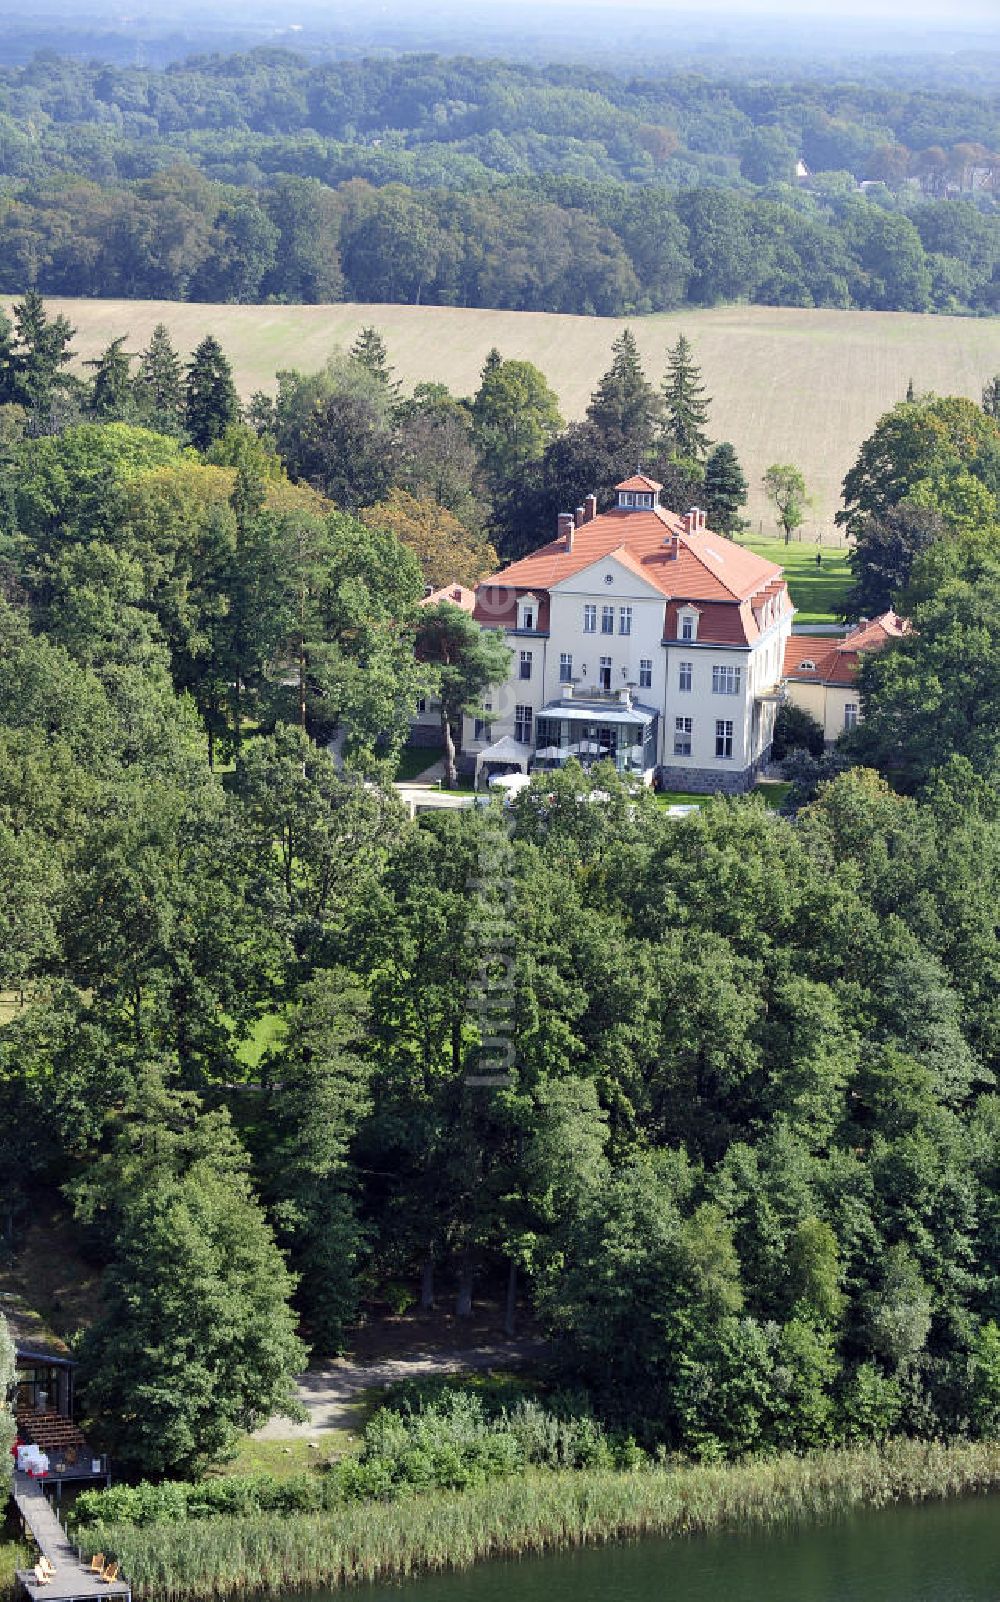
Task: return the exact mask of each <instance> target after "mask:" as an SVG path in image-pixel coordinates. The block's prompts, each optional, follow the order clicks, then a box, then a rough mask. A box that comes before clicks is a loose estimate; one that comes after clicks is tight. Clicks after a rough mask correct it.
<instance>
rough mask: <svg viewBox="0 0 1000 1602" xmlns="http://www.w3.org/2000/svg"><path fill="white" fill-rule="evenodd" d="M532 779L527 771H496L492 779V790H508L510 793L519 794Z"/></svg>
mask: <svg viewBox="0 0 1000 1602" xmlns="http://www.w3.org/2000/svg"><path fill="white" fill-rule="evenodd" d="M530 783H531V780H530V779H529V777H528V775H527V774H526V773H494V775H493V777H492V779H491V780H490V789H491V790H506V792H507V794H508V795H518V794H519V793H520V791H521V790H524V789H525V788H526V787H527V786H528V785H529V784H530Z"/></svg>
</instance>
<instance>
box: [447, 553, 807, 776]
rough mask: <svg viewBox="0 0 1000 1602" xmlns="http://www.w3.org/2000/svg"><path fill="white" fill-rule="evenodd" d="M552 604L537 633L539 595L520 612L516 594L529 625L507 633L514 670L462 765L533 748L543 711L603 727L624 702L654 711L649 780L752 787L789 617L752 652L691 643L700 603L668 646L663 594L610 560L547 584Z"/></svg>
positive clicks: (471, 733) (777, 620)
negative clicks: (586, 713)
mask: <svg viewBox="0 0 1000 1602" xmlns="http://www.w3.org/2000/svg"><path fill="white" fill-rule="evenodd" d="M548 595H549V609H548V623H549V627H548V629H547V630H545V631H544V632H543V631H542V630H540V629H539V627H538V623H539V618H540V615H544V610H543V609H542V608H541V607H540V605H539V597H538V596H537V595H534V594H533V595H532V597H531V603H530V605H529V606H528V607H527V608H526V607H525V606H524V597H523V596H521V595H519V596H518V608H517V613H516V615H517V618H518V623H519V624H520V623H523V622H525V621H530V622H531V625H532V626H531V627H530V628H525V627H520V626H518V627H508V628H506V629H505V631H504V632H505V637H506V640H507V644H508V646H509V647H510V648H511V650H512V652H513V656H512V659H511V666H510V672H509V674H508V677H507V680H506V682H505V683H504V684H502V685H498V686H496V687H495V689H494V690H493V692H492V693H491V694H490V695H489V697H488V700H489V702H490V704H491V708H492V715H491V719H490V725H489V729H488V732H487V731H483V730H477V729H476V728H475V727H474V724H473V720H472V719H468V718H467V719H466V720H465V726H464V729H463V741H462V744H463V751H464V752H465V753H466V754H467V755H468V756H472V757H474V756H475V754H476V753H477V752H478V751H481V750H482V749H484V747H485V746H487V745H488V744H489V743H490V742H491V741H493V740H496V739H498V738H500V737H501V736H503V735H511V736H513V737H514V738H515V739H517V740H518V741H519V742H521V743H523V744H527V745H529V746H531V747H532V749H533V750H537V749H539V748H540V747H539V742H538V740H537V738H536V736H537V732H538V720H539V716H540V714H542V713H543V709H546V708H548V709H549V718H550V719H551V718H552V717H553V716H554V715H555V709H557V708H558V707H559V706H560V705H565V706H567V707H569V706H581V707H582V705H586V706H587V707H591V708H592V709H593V710H592V716H591V720H590V721H591V723H592V725H594V726H595V727H600V726H601V707H602V705H603V706H607V707H609V708H611V707H613V706H614V705H615V703H618V704H621V705H625V704H627V701H630V702H631V704H632V705H633V707H635V708H637V709H640V708H641V709H650V710H652V711H653V712H655V713H656V714H657V717H656V732H655V757H654V762H653V764H652V766H650V767H647V768H645V769H644V771H645V775H646V777H647V778H648V777H651V775H652V767H653V766H655V767H660V768H662V769H663V770H665V774H664V776H665V778H666V779H667V781H668V783H669V785H670V787H672V788H678V789H683V788H687V787H688V786H689V785H690V787H692V788H712V787H715V786H716V785H717V787H718V788H721V789H730V788H733V789H735V788H742V787H743V786H744V784H745V783H746V782H749V781H750V779H752V777H753V774H754V771H755V769H756V766H758V765H759V764H760V762H761V760H762V758H763V757H764V756H765V755H766V752H767V749H768V747H769V746H770V743H771V735H772V731H773V727H774V716H775V710H776V702H777V696H778V692H779V689H780V685H781V681H782V670H783V661H784V651H785V642H786V640H787V639H788V637H789V634H790V633H791V626H792V617H793V612H792V610H791V609H790V608H786V609H785V610H783V611H781V610H779V611H778V615H777V616H775V617H774V618H773V619H772V621H771V622H770V624H769V626H768V627H767V628H766V629H765V630H764V631H763V632H762V633H761V634H760V636H759V638H758V639H756V640H755V641H754V643H753V644H752V645H730V644H725V645H723V644H718V643H713V642H712V641H711V640H705V639H699V638H698V630H699V618H700V612H699V609H698V607H697V605H696V604H693V605H692V606H691V607H688V608H684V609H682V610H681V612H680V613H679V615H678V619H677V627H676V634H675V636H674V637H672V638H665V636H664V617H665V596H664V593H663V591H662V589H659V588H657V587H656V586H654V585H653V584H650V583H648V582H647V581H646V580H645V579H643V578H642V577H641V576H640V575H639V574H637V573H634V572H633V571H632V570H631V568H630V566H629V565H627V564H626V563H624V562H622V561H620V560H619V559H617V557H616V556H615V555H614V554H612V555H608V556H604V557H601V558H599V559H598V560H597V561H595V562H594V563H593V564H592V565H591V566H589V567H587V568H585V569H584V570H583V571H581V572H577V573H575V574H573V575H572V576H570V577H568V578H566V579H564V580H562V581H560V582H557V583H555V584H553V585H552V586H551V588H550V589H549V591H548ZM685 635H689V636H690V637H684V636H685ZM581 715H582V714H581ZM477 736H478V737H477ZM541 748H542V749H544V748H545V747H541ZM748 775H749V779H748V777H747V776H748Z"/></svg>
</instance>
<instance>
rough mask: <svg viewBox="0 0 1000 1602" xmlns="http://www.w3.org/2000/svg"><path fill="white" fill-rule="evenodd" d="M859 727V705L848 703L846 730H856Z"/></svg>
mask: <svg viewBox="0 0 1000 1602" xmlns="http://www.w3.org/2000/svg"><path fill="white" fill-rule="evenodd" d="M857 726H858V703H857V701H848V702H847V703H846V704H845V706H844V728H845V729H856V728H857Z"/></svg>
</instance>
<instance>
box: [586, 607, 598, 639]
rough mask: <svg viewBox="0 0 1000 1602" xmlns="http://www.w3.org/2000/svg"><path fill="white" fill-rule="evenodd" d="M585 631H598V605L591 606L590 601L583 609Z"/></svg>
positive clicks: (588, 632)
mask: <svg viewBox="0 0 1000 1602" xmlns="http://www.w3.org/2000/svg"><path fill="white" fill-rule="evenodd" d="M583 632H584V634H596V633H597V607H596V606H591V605H590V604H589V603H588V604H587V605H586V606H585V607H584V609H583Z"/></svg>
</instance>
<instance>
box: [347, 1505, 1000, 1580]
mask: <svg viewBox="0 0 1000 1602" xmlns="http://www.w3.org/2000/svg"><path fill="white" fill-rule="evenodd" d="M356 1594H357V1595H358V1596H359V1597H363V1598H364V1602H390V1599H392V1602H1000V1497H997V1496H988V1497H986V1496H984V1497H976V1498H970V1499H967V1500H962V1501H953V1502H939V1503H930V1504H926V1505H924V1506H921V1507H904V1508H893V1509H890V1510H888V1511H885V1512H881V1513H863V1514H857V1515H854V1516H852V1517H850V1518H847V1519H843V1520H838V1521H837V1522H835V1523H831V1524H823V1525H810V1526H808V1527H803V1528H800V1529H795V1530H790V1531H783V1532H781V1533H780V1534H773V1533H772V1534H761V1535H752V1536H737V1535H729V1536H713V1537H711V1538H708V1539H695V1540H674V1541H659V1540H650V1541H640V1542H637V1543H635V1544H634V1545H630V1546H615V1547H603V1548H599V1549H597V1550H589V1551H580V1552H569V1553H560V1554H556V1555H554V1556H552V1557H544V1558H528V1559H525V1560H524V1561H523V1562H517V1563H514V1562H511V1563H490V1564H483V1565H481V1566H480V1567H479V1568H476V1569H470V1570H467V1571H466V1572H465V1573H462V1574H452V1575H445V1576H434V1577H431V1578H428V1579H426V1580H419V1581H416V1582H413V1583H410V1584H407V1585H403V1586H379V1587H376V1588H375V1589H374V1590H367V1591H363V1592H359V1593H356ZM344 1595H345V1593H343V1592H341V1593H340V1602H343V1597H344Z"/></svg>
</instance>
